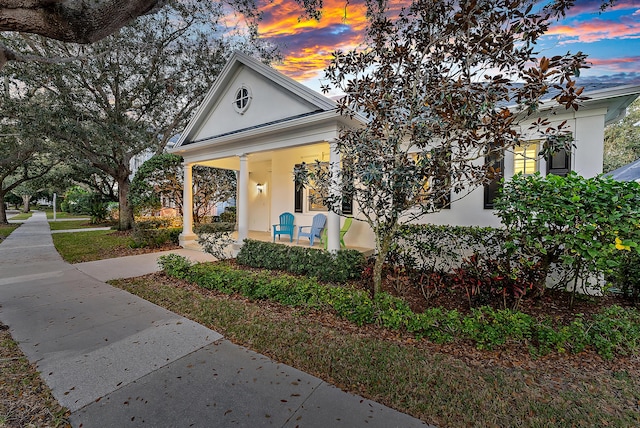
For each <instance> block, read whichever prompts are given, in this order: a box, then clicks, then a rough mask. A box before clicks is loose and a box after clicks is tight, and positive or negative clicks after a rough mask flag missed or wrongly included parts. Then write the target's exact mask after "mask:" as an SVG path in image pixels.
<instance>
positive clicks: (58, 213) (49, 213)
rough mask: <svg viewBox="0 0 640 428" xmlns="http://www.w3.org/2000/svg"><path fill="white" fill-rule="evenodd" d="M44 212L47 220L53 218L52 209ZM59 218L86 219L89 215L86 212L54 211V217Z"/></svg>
mask: <svg viewBox="0 0 640 428" xmlns="http://www.w3.org/2000/svg"><path fill="white" fill-rule="evenodd" d="M45 213H46V214H47V220H53V210H46V211H45ZM61 218H78V219H80V218H84V219H88V218H89V216H88V215H86V214H70V213H66V212H64V211H56V219H61Z"/></svg>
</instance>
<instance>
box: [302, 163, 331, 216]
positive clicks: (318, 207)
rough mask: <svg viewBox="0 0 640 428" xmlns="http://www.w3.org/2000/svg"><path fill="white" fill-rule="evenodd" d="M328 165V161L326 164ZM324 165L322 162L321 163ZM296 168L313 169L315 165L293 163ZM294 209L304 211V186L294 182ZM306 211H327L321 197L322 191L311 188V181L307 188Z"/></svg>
mask: <svg viewBox="0 0 640 428" xmlns="http://www.w3.org/2000/svg"><path fill="white" fill-rule="evenodd" d="M326 165H327V166H328V163H327V164H326ZM323 166H324V164H323ZM295 168H296V169H300V168H308V169H309V170H313V169H315V168H316V165H307V164H305V163H299V164H296V165H295ZM294 192H295V193H294V211H295V212H297V213H301V212H303V211H304V208H303V207H304V194H305V187H304V186H303V185H302V183H299V182H296V183H295V187H294ZM306 193H307V201H308V204H307V212H312V211H328V208H327V206H326V205H325V204H324V200H323V198H322V191H321V190H316V189H314V188H313V183H312V185H311V186H309V189H307V192H306Z"/></svg>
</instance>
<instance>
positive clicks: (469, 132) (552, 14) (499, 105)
mask: <svg viewBox="0 0 640 428" xmlns="http://www.w3.org/2000/svg"><path fill="white" fill-rule="evenodd" d="M570 3H571V2H563V1H560V2H554V3H552V4H551V5H550V6H548V7H546V8H544V9H541V10H539V11H538V12H535V11H533V7H534V6H535V4H536V2H535V1H533V0H515V1H513V0H462V1H460V0H437V1H436V0H413V1H412V2H411V4H410V5H409V6H408V7H407V8H406V9H403V10H402V12H401V13H400V14H399V16H397V18H394V17H392V14H391V13H390V10H389V7H388V6H389V5H388V3H387V2H384V1H383V2H369V3H368V12H369V17H370V24H369V27H368V30H367V37H368V40H369V43H368V45H369V48H368V49H365V50H363V51H355V50H354V51H350V52H340V51H338V52H335V53H334V54H333V59H332V61H331V64H330V65H329V66H328V68H327V69H326V70H325V76H326V79H327V80H328V82H329V83H330V84H332V85H333V86H334V87H338V88H340V89H341V90H342V91H343V92H344V93H345V96H344V97H343V98H342V99H340V100H339V101H338V110H339V111H340V113H341V114H343V115H345V116H349V117H354V116H360V117H363V118H364V120H365V122H366V124H365V125H364V126H362V127H359V128H352V129H345V130H343V131H342V132H341V134H340V136H339V138H338V139H337V141H336V144H337V148H338V150H339V151H340V154H341V159H342V172H340V173H337V174H336V173H330V172H327V171H331V168H330V169H329V170H327V169H326V168H325V169H324V170H323V169H322V167H321V166H322V165H321V164H318V167H317V168H315V171H316V172H313V171H312V170H311V169H308V171H306V172H305V171H304V170H303V171H297V180H298V181H301V182H302V183H303V184H305V185H309V184H310V183H311V182H315V183H316V187H318V188H320V189H324V191H323V192H320V193H321V194H322V195H323V197H324V198H325V202H326V203H327V204H328V206H329V207H330V209H331V210H333V211H335V212H338V213H340V212H341V206H342V202H343V196H342V195H347V196H349V197H353V202H354V205H355V206H357V207H358V208H359V210H358V212H359V214H358V215H359V218H360V219H361V220H364V221H366V222H367V223H368V224H369V225H370V226H371V228H372V230H373V231H374V233H375V242H376V261H375V266H374V292H377V291H379V290H380V286H381V282H382V267H383V264H384V262H385V259H386V256H387V254H388V252H389V250H390V249H391V247H392V245H393V240H394V236H395V234H396V232H397V230H398V228H399V227H400V226H401V225H402V224H406V223H408V222H411V221H413V220H415V219H417V218H419V217H421V216H423V215H424V214H427V213H430V212H434V211H437V210H439V209H442V208H444V207H446V206H447V205H448V204H449V203H450V198H451V194H452V192H453V193H454V194H455V195H456V196H457V197H462V196H464V195H465V194H468V193H469V192H470V191H471V190H473V189H474V188H475V187H476V186H478V185H480V184H483V183H485V182H487V180H488V177H490V176H491V175H492V174H494V173H495V171H494V170H493V169H492V167H491V166H490V164H488V163H485V162H484V159H485V157H487V156H502V155H503V152H504V151H505V150H509V149H511V148H513V147H514V146H516V145H518V143H519V141H520V139H521V138H522V132H521V131H519V130H518V127H517V125H518V124H519V123H521V122H522V121H523V120H525V119H526V118H528V117H530V116H531V115H532V114H534V113H535V112H536V111H538V110H539V108H540V106H541V101H540V100H541V98H542V97H543V96H544V95H545V94H547V93H548V92H549V89H550V88H552V87H553V88H555V89H556V90H557V91H559V93H558V95H557V96H556V97H555V100H556V101H557V102H559V103H561V104H563V105H564V106H566V108H578V104H577V102H578V101H579V99H580V95H581V92H582V90H581V89H579V88H577V87H576V86H575V83H574V81H573V80H572V76H573V75H575V74H577V73H578V71H579V69H580V68H581V67H584V61H585V58H586V56H585V55H583V54H582V53H578V54H576V55H570V54H567V55H564V56H557V57H553V58H545V57H542V58H536V56H537V53H536V52H535V47H536V41H537V40H538V39H539V37H540V36H542V35H543V34H544V32H545V31H546V30H547V28H548V26H549V25H550V23H551V20H553V19H555V18H558V17H560V16H562V15H563V14H564V13H565V12H566V10H567V8H568V7H569V5H570ZM515 82H521V83H520V84H515ZM324 89H325V90H328V89H329V88H328V86H327V87H325V88H324ZM507 105H511V106H512V107H511V108H507V107H506V106H507ZM563 127H564V125H560V126H557V127H553V126H551V125H550V124H549V122H548V121H546V120H543V119H539V120H538V121H537V122H536V123H535V126H534V127H533V129H531V130H529V131H530V132H532V133H536V134H538V135H537V136H538V137H539V138H541V139H544V140H545V141H546V143H545V149H544V151H545V152H550V151H553V150H557V149H559V148H560V147H558V146H559V144H560V143H564V140H563V139H562V138H560V136H561V135H562V131H563ZM333 170H334V171H335V170H336V169H335V168H333Z"/></svg>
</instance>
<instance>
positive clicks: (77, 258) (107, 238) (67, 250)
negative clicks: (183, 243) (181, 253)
mask: <svg viewBox="0 0 640 428" xmlns="http://www.w3.org/2000/svg"><path fill="white" fill-rule="evenodd" d="M80 222H84V223H86V221H83V220H80ZM62 223H73V222H60V224H62ZM52 224H58V223H49V225H52ZM63 226H64V225H63ZM94 227H95V226H94ZM131 236H132V232H131V231H126V232H120V231H115V230H93V231H87V232H69V233H54V234H52V235H51V237H52V238H53V244H54V245H55V247H56V250H57V251H58V253H60V255H61V256H62V258H63V259H64V260H65V261H66V262H68V263H82V262H90V261H94V260H102V259H110V258H113V257H124V256H133V255H136V254H145V253H151V252H158V251H165V250H173V249H176V248H180V247H179V246H178V245H176V244H173V243H170V242H168V243H165V244H162V245H159V246H156V247H140V248H132V247H133V246H135V245H134V240H133V238H132V237H131Z"/></svg>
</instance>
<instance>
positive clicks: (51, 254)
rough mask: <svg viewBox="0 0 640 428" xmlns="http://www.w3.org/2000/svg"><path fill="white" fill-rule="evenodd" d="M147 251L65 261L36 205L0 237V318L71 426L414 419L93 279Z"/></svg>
mask: <svg viewBox="0 0 640 428" xmlns="http://www.w3.org/2000/svg"><path fill="white" fill-rule="evenodd" d="M185 251H189V250H181V251H180V252H181V253H183V254H184V252H185ZM193 253H194V252H191V253H187V254H193ZM187 256H189V255H187ZM204 256H206V255H201V256H200V257H204ZM157 257H158V254H154V255H143V256H132V257H125V258H121V259H114V260H108V261H103V262H89V263H82V264H79V265H70V264H68V263H65V262H64V261H63V260H62V259H61V258H60V256H59V255H58V253H57V252H56V251H55V248H54V247H53V243H52V240H51V234H50V231H49V227H48V224H47V221H46V219H45V216H44V213H36V214H34V215H33V216H32V217H31V219H29V220H27V221H26V222H25V223H24V224H23V225H22V226H20V227H19V228H18V229H17V230H16V231H14V232H13V233H12V234H11V235H10V236H9V237H8V238H7V239H6V240H5V241H3V242H2V244H0V302H1V303H0V304H1V306H0V321H2V322H3V323H4V324H6V325H8V326H9V327H10V331H11V334H12V335H13V337H14V339H15V340H16V341H17V342H19V344H20V347H21V349H22V350H23V351H24V352H25V354H26V355H27V357H28V358H29V360H30V361H32V362H35V363H36V364H37V366H38V370H39V371H40V372H41V374H42V377H43V378H44V380H45V381H46V383H47V384H48V385H49V386H50V387H51V389H52V391H53V394H54V396H55V397H56V399H58V401H59V402H60V403H61V404H62V405H64V406H66V407H68V408H69V409H70V410H71V412H72V414H71V422H72V424H73V425H74V426H77V427H80V426H82V427H83V428H88V427H120V426H153V427H178V426H201V427H217V426H220V427H225V426H230V425H234V426H236V425H237V426H246V427H256V426H282V427H294V426H299V427H334V426H345V427H357V426H379V427H394V426H396V427H411V426H424V424H422V422H421V421H419V420H416V419H414V418H411V417H409V416H407V415H405V414H402V413H399V412H397V411H395V410H392V409H389V408H387V407H385V406H382V405H380V404H378V403H375V402H372V401H369V400H365V399H363V398H361V397H358V396H355V395H351V394H348V393H345V392H342V391H340V390H339V389H337V388H335V387H333V386H331V385H328V384H326V383H325V382H323V381H322V380H320V379H318V378H315V377H313V376H310V375H308V374H306V373H303V372H300V371H299V370H296V369H294V368H291V367H288V366H286V365H283V364H278V363H276V362H274V361H271V360H269V359H268V358H267V357H265V356H262V355H260V354H256V353H254V352H252V351H249V350H247V349H245V348H243V347H240V346H237V345H234V344H232V343H230V342H229V341H227V340H225V339H224V338H222V336H221V335H220V334H218V333H216V332H215V331H212V330H209V329H207V328H205V327H204V326H202V325H200V324H197V323H195V322H192V321H190V320H188V319H186V318H183V317H180V316H178V315H176V314H174V313H172V312H169V311H167V310H165V309H163V308H160V307H158V306H156V305H153V304H151V303H149V302H147V301H145V300H143V299H140V298H138V297H136V296H133V295H131V294H129V293H127V292H125V291H122V290H119V289H116V288H113V287H111V286H109V285H107V284H105V283H104V282H102V281H103V280H105V279H108V278H113V277H126V276H130V275H134V276H137V275H140V274H143V273H148V272H149V271H154V270H157V264H156V261H155V259H157Z"/></svg>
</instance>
